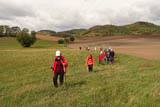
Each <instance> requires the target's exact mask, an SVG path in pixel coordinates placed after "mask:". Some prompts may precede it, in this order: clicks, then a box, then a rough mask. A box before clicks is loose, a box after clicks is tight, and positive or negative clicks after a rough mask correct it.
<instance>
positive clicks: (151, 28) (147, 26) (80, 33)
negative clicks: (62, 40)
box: [39, 22, 160, 37]
mask: <svg viewBox="0 0 160 107" xmlns="http://www.w3.org/2000/svg"><path fill="white" fill-rule="evenodd" d="M42 31H43V33H44V31H45V32H48V31H47V30H42ZM42 31H39V33H42ZM53 32H54V33H53ZM49 33H50V34H51V35H52V36H62V37H68V36H76V37H84V36H113V35H152V34H160V26H159V25H155V24H153V23H148V22H136V23H133V24H128V25H124V26H116V25H97V26H93V27H91V28H89V29H72V30H68V31H62V32H55V31H49Z"/></svg>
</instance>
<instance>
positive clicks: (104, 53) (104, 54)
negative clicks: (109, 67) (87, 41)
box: [102, 51, 107, 60]
mask: <svg viewBox="0 0 160 107" xmlns="http://www.w3.org/2000/svg"><path fill="white" fill-rule="evenodd" d="M102 55H103V59H104V60H106V55H107V52H105V51H103V54H102Z"/></svg>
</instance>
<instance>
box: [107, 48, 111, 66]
mask: <svg viewBox="0 0 160 107" xmlns="http://www.w3.org/2000/svg"><path fill="white" fill-rule="evenodd" d="M106 51H107V55H106V58H107V64H109V61H110V49H109V48H107V50H106Z"/></svg>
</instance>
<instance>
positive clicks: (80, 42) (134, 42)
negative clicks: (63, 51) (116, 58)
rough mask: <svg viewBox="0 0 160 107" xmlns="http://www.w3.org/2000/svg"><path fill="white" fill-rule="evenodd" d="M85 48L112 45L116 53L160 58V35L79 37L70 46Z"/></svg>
mask: <svg viewBox="0 0 160 107" xmlns="http://www.w3.org/2000/svg"><path fill="white" fill-rule="evenodd" d="M79 46H81V47H83V49H85V48H86V47H88V46H89V47H90V48H91V49H93V48H94V47H97V48H98V49H99V48H103V49H104V48H108V47H111V48H113V49H114V50H115V52H116V53H123V54H128V55H132V56H138V57H143V58H147V59H154V60H160V35H152V36H148V35H143V36H113V37H88V38H87V37H86V38H81V39H77V40H76V42H75V43H74V44H70V45H69V47H70V48H77V49H78V48H79Z"/></svg>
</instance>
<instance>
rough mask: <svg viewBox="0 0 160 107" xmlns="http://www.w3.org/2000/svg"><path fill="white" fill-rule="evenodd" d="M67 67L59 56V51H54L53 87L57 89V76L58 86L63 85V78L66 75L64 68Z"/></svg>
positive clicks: (63, 59)
mask: <svg viewBox="0 0 160 107" xmlns="http://www.w3.org/2000/svg"><path fill="white" fill-rule="evenodd" d="M67 66H68V63H67V61H66V60H65V58H64V57H63V56H61V53H60V51H56V58H55V59H54V61H53V67H52V70H53V84H54V86H55V87H58V84H57V79H58V75H60V85H61V86H62V85H63V80H64V79H63V77H64V74H65V73H66V67H67Z"/></svg>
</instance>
